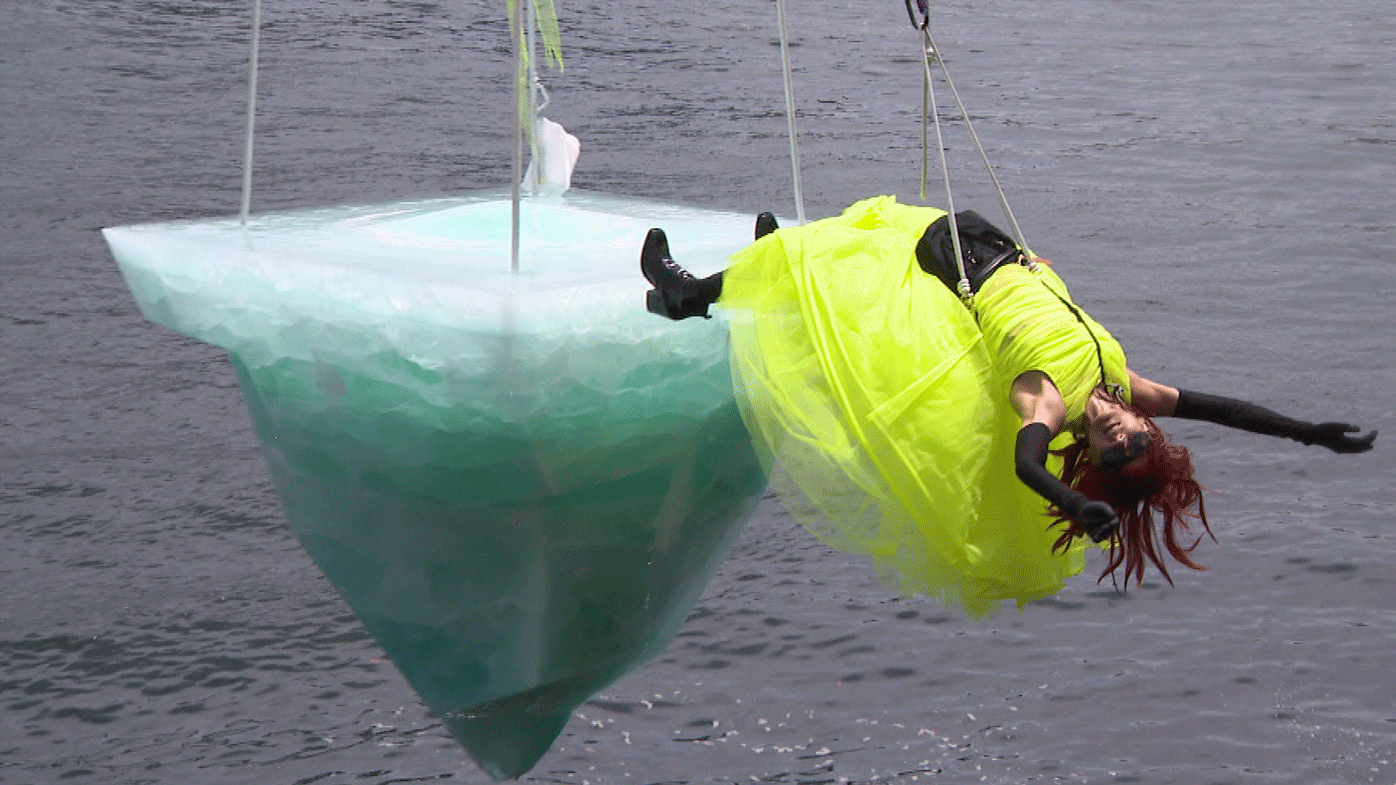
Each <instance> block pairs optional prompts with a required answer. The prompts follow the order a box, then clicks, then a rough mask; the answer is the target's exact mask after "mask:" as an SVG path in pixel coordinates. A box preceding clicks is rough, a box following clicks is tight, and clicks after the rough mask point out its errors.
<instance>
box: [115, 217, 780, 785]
mask: <svg viewBox="0 0 1396 785" xmlns="http://www.w3.org/2000/svg"><path fill="white" fill-rule="evenodd" d="M510 209H511V205H510V203H509V200H508V199H507V198H506V197H505V196H504V195H503V194H502V193H498V192H490V193H478V194H471V195H467V196H463V197H459V198H453V199H441V200H432V201H422V202H411V203H398V204H392V205H378V206H373V207H354V208H334V209H317V210H310V211H303V212H295V213H285V214H276V215H266V216H262V217H258V218H254V219H252V220H251V221H250V222H249V223H248V225H247V226H246V227H245V228H244V227H242V226H240V225H239V222H238V221H237V220H236V219H227V220H208V221H191V222H178V223H167V224H159V225H144V226H133V227H123V228H115V229H107V230H105V232H104V234H105V236H106V239H107V242H108V243H109V245H110V247H111V249H112V252H113V254H114V256H115V257H116V259H117V261H118V262H119V263H120V265H121V270H122V273H123V275H124V276H125V278H126V281H127V284H128V285H129V286H130V288H131V291H132V293H133V294H134V295H135V298H136V300H137V302H138V303H139V304H140V307H141V309H142V311H143V312H144V313H145V315H146V316H147V317H148V318H149V319H151V320H152V321H155V322H157V323H159V324H162V325H164V326H166V327H169V328H171V329H174V330H177V331H179V332H181V333H184V334H187V335H190V336H192V337H194V338H197V339H200V340H203V341H207V342H209V343H212V344H215V345H217V346H220V347H222V348H224V349H226V350H228V352H229V353H230V354H231V356H232V361H233V364H234V366H235V367H236V370H237V374H238V378H239V380H240V381H241V384H242V389H243V392H244V395H245V396H246V399H247V403H248V407H249V409H250V410H251V414H252V421H253V424H254V426H255V428H256V432H257V436H258V438H259V439H260V441H261V445H262V450H263V453H264V455H265V456H266V460H267V464H268V465H269V467H270V469H271V474H272V478H273V480H274V483H275V486H276V489H277V492H278V493H279V494H280V496H281V500H282V503H283V504H284V506H285V510H286V514H287V517H288V519H289V520H290V523H291V527H292V529H293V530H294V531H295V533H296V536H297V537H298V538H299V540H300V542H301V543H302V544H303V545H304V547H305V549H306V551H308V552H309V554H310V555H311V556H312V557H313V558H314V560H315V562H316V564H318V565H319V567H320V569H321V570H323V571H324V573H325V575H326V576H327V577H328V578H329V580H330V582H331V583H332V584H333V585H334V586H335V588H336V589H337V590H338V591H339V592H340V594H341V595H343V597H344V599H345V600H346V601H347V602H348V604H349V605H350V607H351V608H352V609H353V610H354V612H355V613H356V614H357V615H358V617H359V618H360V619H361V620H362V621H363V624H364V626H365V627H366V628H367V629H368V630H369V631H370V632H371V633H372V634H373V636H374V637H375V638H376V639H377V640H378V642H379V643H380V644H381V645H382V647H383V648H384V650H385V651H386V652H387V653H388V655H389V656H390V657H391V658H392V659H393V662H394V663H395V664H396V665H397V667H398V668H399V669H400V670H401V671H402V673H403V675H404V676H405V677H406V678H407V680H408V681H409V682H410V683H411V684H412V686H413V687H414V688H415V689H416V690H417V692H418V693H419V694H420V695H421V697H422V699H423V700H424V701H425V702H426V703H427V704H428V705H429V706H430V707H431V708H432V709H433V710H434V711H435V712H436V713H437V714H438V715H439V716H441V717H442V718H444V722H445V724H446V726H447V727H448V728H449V729H450V731H451V732H452V733H453V734H454V735H455V736H456V738H457V739H458V740H459V741H460V743H461V744H462V745H463V746H464V747H465V749H466V750H467V751H468V752H469V753H470V754H471V755H472V756H473V757H474V759H475V760H476V761H477V762H478V763H479V764H480V765H481V767H482V768H484V769H485V770H486V771H487V772H488V773H489V774H491V775H492V776H494V777H496V778H507V777H516V776H519V775H521V774H523V773H524V772H526V771H527V770H528V769H529V768H531V767H532V766H533V764H534V763H535V762H536V761H537V759H538V758H539V757H540V756H541V755H542V754H543V753H544V752H546V750H547V748H548V746H549V745H550V744H551V743H552V741H553V739H554V738H555V737H556V735H557V734H558V733H559V732H560V731H561V729H562V727H563V725H564V724H565V723H566V722H567V720H568V718H569V717H570V715H571V712H572V710H573V709H574V708H575V707H576V706H578V705H579V704H580V703H582V702H583V701H585V700H586V699H587V698H588V697H589V696H591V695H592V694H593V693H595V692H596V691H597V690H599V689H601V688H603V687H604V686H606V685H607V684H609V683H610V682H612V681H613V680H615V679H616V678H617V677H619V676H620V675H621V674H623V673H625V672H626V671H627V670H629V669H631V668H633V667H635V666H636V665H637V664H639V663H641V662H644V661H645V660H647V659H648V658H650V657H652V656H654V655H655V654H657V653H658V652H659V651H660V650H662V649H663V648H664V646H665V645H666V644H667V643H668V641H669V640H670V638H671V637H672V636H673V635H674V633H675V632H676V631H677V629H678V628H679V626H680V625H681V624H682V622H683V621H684V618H685V617H686V615H687V614H688V612H689V611H690V610H691V608H692V606H693V604H694V603H695V602H696V601H697V599H698V597H699V594H700V593H701V592H702V590H703V588H704V586H705V585H706V583H707V581H708V579H709V577H710V576H711V574H712V572H713V570H714V568H715V567H716V565H717V563H718V562H719V561H720V560H721V558H722V557H723V555H724V553H725V552H726V550H727V549H728V547H729V546H730V544H731V543H732V541H733V539H734V538H735V537H736V535H737V532H738V530H739V529H740V527H741V525H742V523H743V522H744V520H745V518H746V517H747V515H748V514H749V512H750V510H751V509H752V507H753V506H754V504H755V502H756V500H757V499H758V498H759V496H760V494H761V492H762V490H763V488H764V485H765V478H764V476H763V474H762V470H761V468H760V465H759V463H758V460H757V458H756V457H755V455H754V454H753V452H752V448H751V446H750V444H749V441H748V438H747V435H746V432H745V431H744V429H743V426H742V423H741V420H740V417H739V415H738V412H737V408H736V405H735V403H734V401H733V394H732V387H731V382H730V378H729V374H728V366H727V347H726V333H725V328H724V326H723V324H722V322H721V321H720V320H717V319H714V320H711V321H703V320H690V321H688V322H685V323H683V324H682V325H676V324H674V323H671V322H668V321H666V320H664V319H661V318H658V317H654V316H651V315H650V314H647V313H645V312H644V309H643V306H642V303H643V301H644V290H645V288H646V285H645V283H644V281H643V279H641V278H640V276H639V273H638V266H637V264H638V249H639V247H640V243H641V242H642V240H643V238H644V235H645V231H646V230H647V229H648V228H649V227H651V226H663V227H665V228H666V230H668V232H669V236H670V237H671V239H672V240H673V241H674V243H675V245H676V247H681V248H683V249H684V254H685V255H684V262H685V263H686V264H689V265H691V267H692V268H693V269H694V270H695V271H696V272H699V273H706V272H712V271H716V270H718V269H720V268H721V267H722V266H723V265H724V262H725V259H726V258H727V256H728V255H729V254H731V253H732V252H734V251H736V250H737V249H738V248H739V247H740V246H742V245H744V244H745V243H746V241H747V240H748V239H749V238H750V236H751V234H750V233H751V230H752V224H751V218H750V217H749V216H744V215H733V214H727V213H719V212H710V211H701V210H693V209H691V208H677V207H673V206H666V205H661V204H656V203H652V202H641V201H635V200H626V199H620V198H616V197H610V196H603V195H596V194H587V193H577V192H571V193H569V194H568V195H567V196H566V197H565V198H533V199H526V200H524V201H523V203H522V205H521V226H522V237H523V243H522V249H521V254H520V267H521V270H520V272H519V273H517V274H511V273H510V272H509V267H510V264H509V256H510V251H509V248H510Z"/></svg>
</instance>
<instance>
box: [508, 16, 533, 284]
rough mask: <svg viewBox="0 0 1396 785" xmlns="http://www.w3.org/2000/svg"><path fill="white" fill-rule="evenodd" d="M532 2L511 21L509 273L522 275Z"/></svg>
mask: <svg viewBox="0 0 1396 785" xmlns="http://www.w3.org/2000/svg"><path fill="white" fill-rule="evenodd" d="M528 1H529V0H519V5H518V6H516V7H515V8H514V9H513V11H514V13H513V14H512V18H511V19H510V20H509V22H510V27H511V30H510V34H511V35H512V37H513V39H514V112H513V115H514V167H513V173H514V176H513V177H512V178H510V179H511V181H512V183H511V186H510V187H511V190H510V209H509V272H511V273H515V274H517V273H518V272H519V198H520V195H521V194H520V192H521V191H522V189H523V182H522V181H523V146H524V138H523V137H524V133H523V117H521V116H520V114H521V113H520V111H519V109H520V107H522V106H523V101H524V93H523V91H524V90H525V89H526V87H525V79H524V76H525V70H524V35H523V28H524V25H523V13H524V9H523V7H522V4H524V3H527V2H528Z"/></svg>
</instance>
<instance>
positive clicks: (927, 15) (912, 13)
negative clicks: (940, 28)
mask: <svg viewBox="0 0 1396 785" xmlns="http://www.w3.org/2000/svg"><path fill="white" fill-rule="evenodd" d="M903 1H904V2H905V3H906V15H907V17H908V18H909V19H911V26H912V27H914V28H916V29H917V30H925V29H926V27H927V26H928V25H929V24H930V23H931V7H930V3H929V2H928V0H903ZM912 2H915V3H916V8H915V10H913V9H912V7H911V4H912ZM918 11H919V12H920V13H921V20H920V21H917V19H916V14H917V12H918Z"/></svg>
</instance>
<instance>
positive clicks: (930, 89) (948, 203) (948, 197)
mask: <svg viewBox="0 0 1396 785" xmlns="http://www.w3.org/2000/svg"><path fill="white" fill-rule="evenodd" d="M922 32H923V33H924V32H925V31H924V30H922ZM932 57H936V52H935V45H934V44H933V43H932V42H931V37H930V36H929V35H927V36H926V37H925V38H924V46H923V47H922V50H921V64H922V78H923V82H922V84H923V85H924V87H925V89H924V90H923V91H922V98H923V99H924V100H925V101H926V107H925V110H926V111H924V112H923V115H922V120H921V122H922V132H921V133H922V137H923V138H924V136H925V115H927V114H928V115H930V116H931V118H932V119H933V120H934V121H935V129H936V150H938V151H939V152H940V173H941V177H942V179H944V181H945V210H946V213H945V215H946V219H947V220H948V221H949V222H950V248H951V250H952V251H953V252H954V256H955V270H956V272H958V273H959V274H960V282H959V286H958V287H957V288H958V289H959V293H960V297H962V298H968V297H969V296H970V286H969V276H968V275H967V274H966V273H965V260H964V256H963V255H962V253H961V251H960V224H959V222H958V221H957V220H956V219H955V194H954V190H953V189H952V188H951V187H950V164H949V163H948V162H947V161H946V158H945V135H944V133H943V132H942V131H941V128H940V111H939V108H938V107H939V104H938V103H937V101H936V87H935V79H934V78H932V75H931V58H932ZM926 159H927V156H926V155H925V151H924V149H923V151H922V155H921V172H922V180H921V198H922V199H925V198H926V181H925V179H924V177H925V172H926V168H927V164H926Z"/></svg>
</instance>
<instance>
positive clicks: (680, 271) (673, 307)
mask: <svg viewBox="0 0 1396 785" xmlns="http://www.w3.org/2000/svg"><path fill="white" fill-rule="evenodd" d="M778 228H780V227H779V226H778V225H777V224H776V218H775V216H774V215H772V214H770V213H762V214H760V215H758V216H757V217H756V239H758V240H759V239H761V238H762V237H765V236H766V235H768V234H770V233H771V232H774V231H775V230H776V229H778ZM640 272H642V273H643V274H644V276H645V280H647V281H649V282H650V283H651V284H652V285H653V286H654V289H652V290H650V292H649V293H648V294H647V295H646V296H645V307H646V308H647V309H648V310H649V312H650V313H653V314H658V315H660V316H664V317H667V318H669V319H674V320H676V321H677V320H679V319H687V318H689V317H691V316H702V317H704V318H708V306H710V305H712V304H713V303H715V302H717V299H718V298H719V297H721V296H722V273H714V274H713V275H710V276H708V277H707V278H696V277H694V276H693V274H692V273H690V272H689V271H687V270H685V269H684V268H683V267H682V266H681V265H680V264H679V263H678V262H676V261H674V257H673V255H672V254H670V253H669V239H668V237H666V236H665V234H664V230H663V229H651V230H650V231H649V234H648V235H647V236H646V237H645V245H644V248H643V249H641V251H640Z"/></svg>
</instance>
